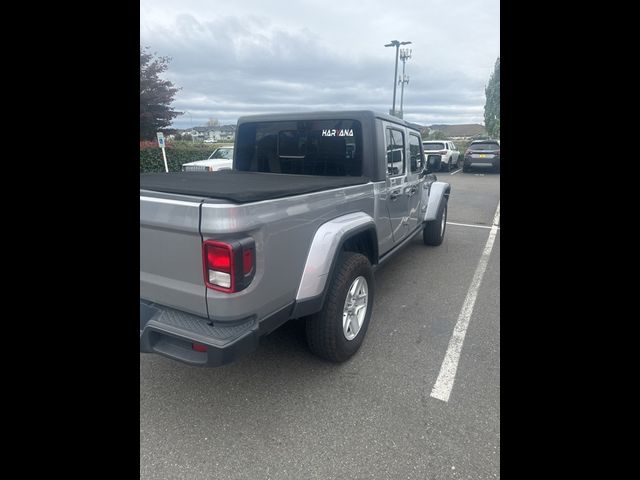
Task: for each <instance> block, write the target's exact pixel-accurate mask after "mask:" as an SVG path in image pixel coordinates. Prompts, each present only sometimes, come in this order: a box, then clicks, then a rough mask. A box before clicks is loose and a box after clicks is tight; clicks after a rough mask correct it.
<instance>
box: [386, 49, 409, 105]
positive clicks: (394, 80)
mask: <svg viewBox="0 0 640 480" xmlns="http://www.w3.org/2000/svg"><path fill="white" fill-rule="evenodd" d="M410 43H411V42H399V41H398V40H391V43H388V44H386V45H385V47H396V71H395V72H394V73H393V108H392V110H391V112H389V113H391V115H394V116H395V114H396V79H397V78H398V49H399V48H400V45H409V44H410Z"/></svg>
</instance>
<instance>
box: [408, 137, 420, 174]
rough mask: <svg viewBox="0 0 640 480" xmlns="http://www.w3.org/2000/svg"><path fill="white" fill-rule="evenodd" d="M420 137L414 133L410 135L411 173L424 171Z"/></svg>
mask: <svg viewBox="0 0 640 480" xmlns="http://www.w3.org/2000/svg"><path fill="white" fill-rule="evenodd" d="M420 142H421V141H420V137H419V136H418V135H415V134H413V133H410V134H409V155H410V158H409V161H410V164H411V173H416V172H419V171H420V170H422V155H420Z"/></svg>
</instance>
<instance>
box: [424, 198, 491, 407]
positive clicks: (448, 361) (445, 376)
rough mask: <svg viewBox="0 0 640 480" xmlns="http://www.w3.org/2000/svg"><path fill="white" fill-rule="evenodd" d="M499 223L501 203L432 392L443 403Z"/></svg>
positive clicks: (453, 373)
mask: <svg viewBox="0 0 640 480" xmlns="http://www.w3.org/2000/svg"><path fill="white" fill-rule="evenodd" d="M498 223H500V202H498V208H497V209H496V214H495V215H494V217H493V226H492V227H491V231H490V232H489V238H488V239H487V243H486V244H485V246H484V251H483V252H482V256H481V257H480V261H479V262H478V267H477V268H476V271H475V273H474V274H473V280H471V286H470V287H469V291H468V292H467V296H466V298H465V299H464V304H463V305H462V310H461V311H460V315H459V316H458V321H457V322H456V326H455V327H454V329H453V335H452V337H451V340H449V346H448V347H447V353H446V354H445V356H444V360H443V361H442V366H441V367H440V373H439V374H438V379H437V380H436V383H435V385H434V386H433V390H431V396H432V397H433V398H437V399H438V400H442V401H443V402H448V401H449V396H450V395H451V389H452V388H453V382H454V380H455V378H456V371H457V370H458V361H459V360H460V352H461V351H462V344H463V343H464V337H465V335H466V334H467V327H468V326H469V320H470V319H471V314H472V313H473V307H474V305H475V303H476V297H477V296H478V289H479V288H480V283H481V282H482V277H483V276H484V272H485V271H486V269H487V264H488V262H489V255H491V250H492V249H493V242H494V241H495V239H496V234H497V233H498Z"/></svg>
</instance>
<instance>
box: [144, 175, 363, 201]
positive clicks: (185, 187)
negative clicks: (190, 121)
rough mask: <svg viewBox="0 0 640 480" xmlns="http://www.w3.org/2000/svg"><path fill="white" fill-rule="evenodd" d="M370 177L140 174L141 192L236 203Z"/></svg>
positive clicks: (357, 183) (325, 188) (345, 183)
mask: <svg viewBox="0 0 640 480" xmlns="http://www.w3.org/2000/svg"><path fill="white" fill-rule="evenodd" d="M368 182H369V179H368V178H367V177H347V176H342V177H325V176H317V175H287V174H280V173H278V174H276V173H261V172H243V171H238V170H222V171H220V172H215V173H211V172H179V173H143V174H140V189H141V190H151V191H157V192H165V193H175V194H181V195H191V196H197V197H203V198H221V199H226V200H230V201H232V202H236V203H250V202H259V201H262V200H270V199H273V198H283V197H289V196H293V195H302V194H305V193H311V192H320V191H323V190H331V189H334V188H341V187H348V186H351V185H362V184H365V183H368Z"/></svg>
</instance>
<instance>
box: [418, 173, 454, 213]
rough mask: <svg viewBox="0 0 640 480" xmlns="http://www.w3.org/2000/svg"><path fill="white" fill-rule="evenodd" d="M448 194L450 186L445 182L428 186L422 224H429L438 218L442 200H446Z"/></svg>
mask: <svg viewBox="0 0 640 480" xmlns="http://www.w3.org/2000/svg"><path fill="white" fill-rule="evenodd" d="M450 193H451V185H449V184H448V183H446V182H433V183H432V184H431V185H430V186H429V196H428V200H427V205H426V208H425V212H424V216H423V217H422V221H423V222H430V221H432V220H435V219H436V218H437V217H438V212H439V211H440V205H441V203H442V199H443V198H446V199H447V200H448V199H449V194H450Z"/></svg>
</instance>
